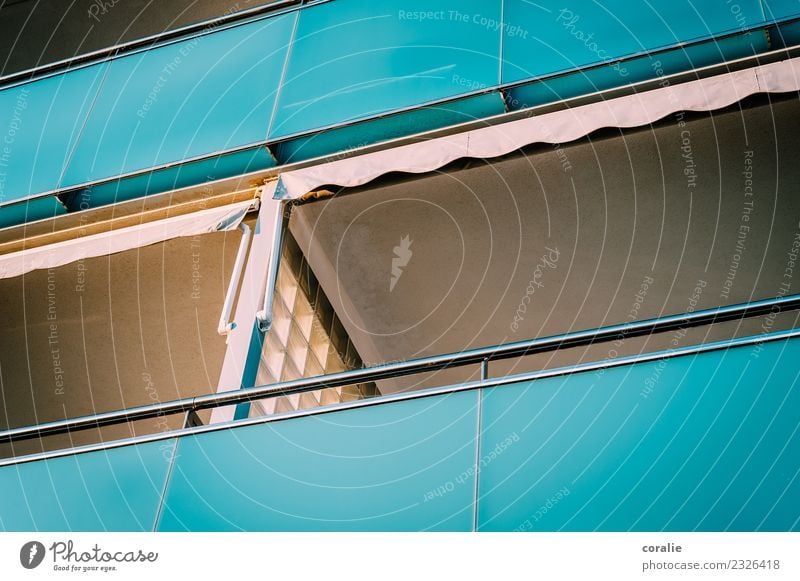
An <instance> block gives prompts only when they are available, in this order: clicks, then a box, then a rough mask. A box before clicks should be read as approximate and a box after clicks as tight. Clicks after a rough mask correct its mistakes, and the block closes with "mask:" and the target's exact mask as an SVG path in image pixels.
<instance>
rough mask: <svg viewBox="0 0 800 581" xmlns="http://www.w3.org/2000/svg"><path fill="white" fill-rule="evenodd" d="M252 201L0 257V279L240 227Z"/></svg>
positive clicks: (251, 205)
mask: <svg viewBox="0 0 800 581" xmlns="http://www.w3.org/2000/svg"><path fill="white" fill-rule="evenodd" d="M252 207H253V200H247V201H244V202H237V203H235V204H228V205H225V206H219V207H216V208H210V209H207V210H201V211H199V212H193V213H190V214H184V215H181V216H175V217H172V218H166V219H164V220H157V221H154V222H148V223H146V224H141V225H137V226H130V227H128V228H121V229H119V230H113V231H109V232H102V233H100V234H92V235H90V236H84V237H82V238H76V239H74V240H66V241H63V242H58V243H55V244H50V245H47V246H42V247H39V248H33V249H30V250H20V251H17V252H12V253H9V254H4V255H2V256H0V278H12V277H15V276H20V275H22V274H25V273H26V272H30V271H32V270H36V269H40V268H55V267H57V266H62V265H64V264H69V263H71V262H75V261H76V260H81V259H84V258H94V257H97V256H106V255H108V254H114V253H117V252H122V251H125V250H131V249H134V248H140V247H142V246H148V245H150V244H155V243H157V242H163V241H165V240H169V239H172V238H178V237H181V236H195V235H197V234H207V233H211V232H219V231H223V230H233V229H235V228H236V227H238V226H239V223H240V222H241V221H242V219H243V218H244V216H245V214H247V212H248V211H249V210H250V209H251V208H252Z"/></svg>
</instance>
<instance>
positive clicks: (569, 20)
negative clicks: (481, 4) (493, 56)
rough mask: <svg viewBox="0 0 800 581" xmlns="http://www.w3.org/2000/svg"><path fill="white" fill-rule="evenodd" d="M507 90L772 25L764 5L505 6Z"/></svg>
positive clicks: (618, 0)
mask: <svg viewBox="0 0 800 581" xmlns="http://www.w3.org/2000/svg"><path fill="white" fill-rule="evenodd" d="M503 19H504V24H503V72H502V80H503V82H504V83H509V82H515V81H520V80H524V79H529V78H533V77H540V76H542V75H548V74H552V73H557V72H561V71H568V70H570V69H574V68H576V67H582V66H586V65H590V64H598V63H603V62H605V63H610V64H612V66H613V67H614V68H615V72H616V73H617V75H618V77H619V84H624V83H626V82H629V81H627V79H626V77H627V76H628V75H627V72H626V70H625V67H624V65H622V64H613V61H614V60H615V59H618V58H621V57H626V56H629V55H633V54H636V53H639V52H643V51H651V50H654V49H659V48H663V47H667V46H672V45H678V44H681V43H686V42H690V41H695V40H699V39H703V38H710V37H713V36H716V35H720V34H726V33H733V32H741V31H743V30H746V29H749V28H753V27H756V26H758V25H760V24H762V23H763V22H764V20H765V18H764V13H763V10H762V6H761V2H760V0H737V2H735V3H725V2H719V1H718V0H656V1H653V2H646V3H637V4H636V5H635V7H634V6H632V5H631V3H630V2H628V1H626V0H603V1H602V2H596V1H594V0H571V1H569V2H565V3H563V4H553V3H548V2H538V3H537V2H529V1H527V0H505V1H504V13H503Z"/></svg>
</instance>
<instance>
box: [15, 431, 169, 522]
mask: <svg viewBox="0 0 800 581" xmlns="http://www.w3.org/2000/svg"><path fill="white" fill-rule="evenodd" d="M174 450H175V441H174V440H164V441H161V442H152V443H149V444H140V445H138V446H126V447H122V448H114V449H110V450H104V451H98V452H87V453H84V454H77V455H74V456H65V457H63V458H54V459H52V460H46V461H39V462H30V463H27V464H20V465H17V466H13V465H12V466H5V467H3V468H0V530H3V531H152V530H153V528H154V524H155V519H156V515H157V514H158V508H159V505H160V503H161V499H162V495H163V492H164V487H165V483H166V477H167V468H168V467H169V463H170V462H171V460H172V455H173V453H174Z"/></svg>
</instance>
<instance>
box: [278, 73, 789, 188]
mask: <svg viewBox="0 0 800 581" xmlns="http://www.w3.org/2000/svg"><path fill="white" fill-rule="evenodd" d="M664 85H665V86H662V87H660V88H658V89H653V90H650V91H644V92H641V93H636V94H632V95H627V96H624V97H619V98H616V99H610V100H607V101H600V102H597V103H592V104H589V105H583V106H579V107H574V108H571V109H564V110H562V111H557V112H554V113H546V114H543V115H539V116H536V117H530V118H526V119H521V120H518V121H510V122H508V123H503V124H498V125H494V126H490V127H485V128H481V129H475V130H472V131H467V132H463V133H458V134H454V135H448V136H446V137H438V138H435V139H431V140H429V141H425V142H422V143H414V144H411V145H403V146H399V147H395V148H390V149H385V150H382V151H378V152H373V153H367V154H364V155H358V156H354V157H349V158H346V159H341V160H337V161H333V162H330V163H326V164H323V165H317V166H312V167H308V168H303V169H299V170H296V171H290V172H286V173H283V174H281V176H280V180H279V183H278V187H277V189H276V191H275V198H277V199H294V198H299V197H302V196H304V195H305V194H307V193H309V192H312V191H314V190H316V189H317V188H320V187H322V186H342V187H353V186H360V185H363V184H366V183H368V182H370V181H372V180H374V179H375V178H377V177H379V176H381V175H384V174H386V173H389V172H395V171H397V172H407V173H426V172H431V171H434V170H436V169H438V168H440V167H443V166H445V165H447V164H448V163H450V162H452V161H454V160H456V159H459V158H463V157H472V158H491V157H497V156H501V155H505V154H507V153H511V152H512V151H515V150H517V149H519V148H521V147H524V146H526V145H530V144H533V143H566V142H569V141H573V140H575V139H578V138H581V137H584V136H586V135H588V134H589V133H591V132H593V131H595V130H597V129H601V128H603V127H639V126H643V125H649V124H650V123H653V122H655V121H658V120H659V119H661V118H663V117H666V116H667V115H669V114H671V113H677V112H679V111H713V110H715V109H721V108H723V107H727V106H728V105H732V104H733V103H736V102H738V101H741V100H742V99H744V98H745V97H748V96H750V95H754V94H756V93H784V92H791V91H798V90H800V58H793V59H787V60H784V61H780V62H775V63H771V64H767V65H762V66H758V67H754V68H750V69H745V70H741V71H735V72H731V73H726V74H722V75H717V76H713V77H708V78H704V79H699V80H695V81H690V82H686V83H681V84H676V85H672V86H666V80H665V83H664Z"/></svg>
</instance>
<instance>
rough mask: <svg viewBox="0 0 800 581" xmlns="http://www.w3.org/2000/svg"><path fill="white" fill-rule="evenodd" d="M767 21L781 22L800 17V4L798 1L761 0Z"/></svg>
mask: <svg viewBox="0 0 800 581" xmlns="http://www.w3.org/2000/svg"><path fill="white" fill-rule="evenodd" d="M761 1H762V3H763V4H764V13H765V14H766V17H767V20H780V19H782V18H790V17H792V16H800V2H798V1H797V0H761Z"/></svg>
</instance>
